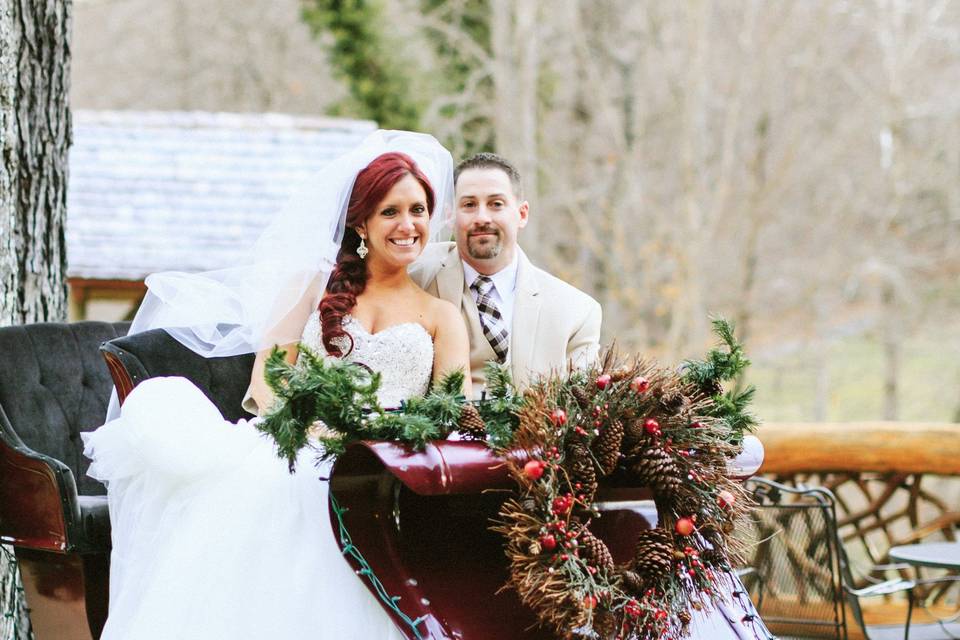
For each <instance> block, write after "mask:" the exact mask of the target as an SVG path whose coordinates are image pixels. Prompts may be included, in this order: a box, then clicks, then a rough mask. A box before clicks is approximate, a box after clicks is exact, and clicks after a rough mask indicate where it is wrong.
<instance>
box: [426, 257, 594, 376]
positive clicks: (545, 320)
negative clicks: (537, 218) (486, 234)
mask: <svg viewBox="0 0 960 640" xmlns="http://www.w3.org/2000/svg"><path fill="white" fill-rule="evenodd" d="M517 250H518V252H519V264H518V267H517V287H516V294H515V298H514V306H513V326H512V327H511V328H510V348H509V351H508V352H507V363H508V364H509V366H510V372H511V375H512V376H513V380H514V383H515V384H516V385H517V386H518V387H520V388H523V387H525V386H527V385H528V384H529V383H530V381H531V380H532V379H534V378H536V377H537V376H538V375H542V374H546V373H549V372H550V371H553V370H556V371H560V370H563V369H565V368H566V367H567V363H568V362H573V363H574V364H575V365H578V366H583V365H585V364H588V363H590V362H592V361H593V360H594V359H595V358H596V357H597V352H598V351H599V349H600V322H601V319H602V313H601V310H600V305H599V304H598V303H597V301H596V300H594V299H593V298H591V297H590V296H588V295H587V294H585V293H584V292H582V291H580V290H579V289H577V288H575V287H573V286H571V285H569V284H567V283H566V282H564V281H563V280H560V279H559V278H556V277H554V276H552V275H550V274H549V273H547V272H546V271H544V270H543V269H539V268H537V267H535V266H533V264H532V263H531V262H530V260H529V259H528V258H527V256H526V255H525V254H524V253H523V251H520V249H519V248H518V249H517ZM410 275H411V276H412V277H413V279H414V281H416V282H417V284H419V285H420V286H421V287H423V288H424V289H425V290H426V291H427V292H428V293H431V294H432V295H435V296H437V297H438V298H442V299H443V300H448V301H450V302H452V303H453V304H454V305H456V306H457V308H459V309H460V311H461V313H462V314H463V319H464V322H465V323H466V325H467V333H468V334H469V335H470V371H471V375H472V378H473V388H474V391H475V392H476V393H479V390H480V389H482V388H483V386H484V380H483V366H484V364H485V363H486V362H487V361H488V360H495V359H496V354H495V353H494V351H493V347H491V346H490V343H489V342H488V341H487V339H486V337H485V336H484V335H483V328H482V327H481V325H480V312H479V311H478V310H477V305H476V302H474V299H473V295H472V294H471V292H470V290H469V288H468V287H467V284H466V281H465V280H464V276H463V263H462V262H461V260H460V253H459V252H458V251H457V245H456V243H454V242H434V243H431V244H428V245H427V247H426V248H425V249H424V251H423V254H421V256H420V257H419V258H418V259H417V262H415V263H414V264H413V265H411V266H410Z"/></svg>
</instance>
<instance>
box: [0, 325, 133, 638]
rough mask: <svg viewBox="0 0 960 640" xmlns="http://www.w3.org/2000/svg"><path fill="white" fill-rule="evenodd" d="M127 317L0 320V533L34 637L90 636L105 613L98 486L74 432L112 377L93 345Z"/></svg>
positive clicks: (97, 406) (99, 420) (105, 398)
mask: <svg viewBox="0 0 960 640" xmlns="http://www.w3.org/2000/svg"><path fill="white" fill-rule="evenodd" d="M128 326H129V325H128V323H116V324H109V323H105V322H78V323H74V324H53V323H40V324H30V325H19V326H13V327H3V328H0V539H2V540H3V542H5V543H8V544H11V545H13V547H14V550H15V551H16V555H17V560H18V561H19V563H20V569H21V571H20V573H21V575H22V576H23V583H24V587H25V592H26V594H27V606H28V607H29V608H30V619H31V624H32V629H33V633H34V637H36V638H37V640H48V639H50V640H54V639H56V640H64V639H65V638H70V639H71V640H73V639H75V638H84V639H86V638H91V637H92V638H98V637H99V636H100V631H101V629H102V628H103V625H104V621H105V620H106V617H107V599H108V584H107V582H108V578H107V576H108V571H109V554H110V517H109V513H108V508H107V497H106V495H105V493H106V489H105V488H104V487H103V485H101V484H100V483H99V482H97V481H96V480H94V479H92V478H89V477H88V476H87V475H86V471H87V468H88V467H89V461H88V460H87V459H86V458H84V456H83V442H82V440H81V438H80V434H81V433H83V432H85V431H90V430H92V429H95V428H97V427H98V426H100V425H101V424H103V419H104V416H105V415H106V411H107V404H108V402H109V400H110V391H111V389H112V388H113V382H112V380H111V378H110V372H109V370H108V369H107V367H106V365H105V364H104V362H103V359H102V358H101V357H100V354H99V353H98V349H97V348H98V346H99V345H100V344H101V343H102V342H104V341H106V340H111V339H113V338H116V337H117V336H121V335H123V334H125V333H126V331H127V328H128Z"/></svg>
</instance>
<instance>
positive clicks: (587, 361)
mask: <svg viewBox="0 0 960 640" xmlns="http://www.w3.org/2000/svg"><path fill="white" fill-rule="evenodd" d="M602 322H603V310H602V309H601V308H600V304H599V303H597V301H596V300H593V299H590V309H589V311H588V312H587V316H586V318H585V319H584V321H583V324H581V325H580V328H579V329H577V331H576V332H575V333H574V334H573V335H572V336H571V337H570V340H569V341H567V360H569V361H570V362H572V363H573V365H574V366H575V367H577V368H586V367H589V366H590V365H592V364H593V363H594V362H596V360H597V356H598V355H599V354H600V325H601V323H602Z"/></svg>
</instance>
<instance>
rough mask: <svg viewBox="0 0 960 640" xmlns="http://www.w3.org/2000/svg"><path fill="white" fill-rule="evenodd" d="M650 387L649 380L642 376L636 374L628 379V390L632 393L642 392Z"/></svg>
mask: <svg viewBox="0 0 960 640" xmlns="http://www.w3.org/2000/svg"><path fill="white" fill-rule="evenodd" d="M649 388H650V381H649V380H647V379H646V378H644V377H643V376H637V377H636V378H634V379H633V380H631V381H630V390H631V391H633V392H634V393H644V392H645V391H646V390H647V389H649Z"/></svg>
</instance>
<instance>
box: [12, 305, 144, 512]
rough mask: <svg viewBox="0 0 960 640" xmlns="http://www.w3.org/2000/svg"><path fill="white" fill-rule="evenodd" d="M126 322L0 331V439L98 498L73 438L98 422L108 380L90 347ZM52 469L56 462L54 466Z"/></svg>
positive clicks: (115, 333) (122, 329)
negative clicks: (42, 460) (58, 470)
mask: <svg viewBox="0 0 960 640" xmlns="http://www.w3.org/2000/svg"><path fill="white" fill-rule="evenodd" d="M128 326H129V324H128V323H125V322H121V323H115V324H110V323H106V322H77V323H73V324H58V323H39V324H30V325H20V326H13V327H3V328H0V362H2V363H3V365H2V366H0V437H2V439H3V444H4V445H6V446H11V447H14V448H17V449H19V450H20V451H22V452H23V453H25V454H26V455H28V456H34V457H42V458H48V459H49V462H50V464H51V465H52V466H54V467H60V466H61V465H62V467H65V469H61V471H65V470H69V471H70V475H72V482H73V484H75V486H76V492H77V494H79V495H83V496H98V495H103V494H105V493H106V490H105V488H104V487H103V485H101V484H100V483H99V482H97V481H96V480H93V479H92V478H89V477H87V475H86V470H87V467H88V466H89V464H90V461H89V460H87V459H86V458H84V457H83V443H82V442H81V439H80V434H81V433H82V432H84V431H90V430H92V429H95V428H96V427H98V426H100V425H101V424H103V418H104V416H105V415H106V411H107V404H108V402H109V400H110V391H111V389H112V388H113V382H112V380H111V379H110V372H109V371H108V369H107V367H106V366H105V365H104V363H103V359H102V358H101V357H100V354H99V353H98V350H97V348H98V346H99V345H100V344H101V343H102V342H104V341H106V340H111V339H113V338H116V337H117V336H121V335H123V334H124V333H126V331H127V328H128ZM55 463H56V464H55Z"/></svg>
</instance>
